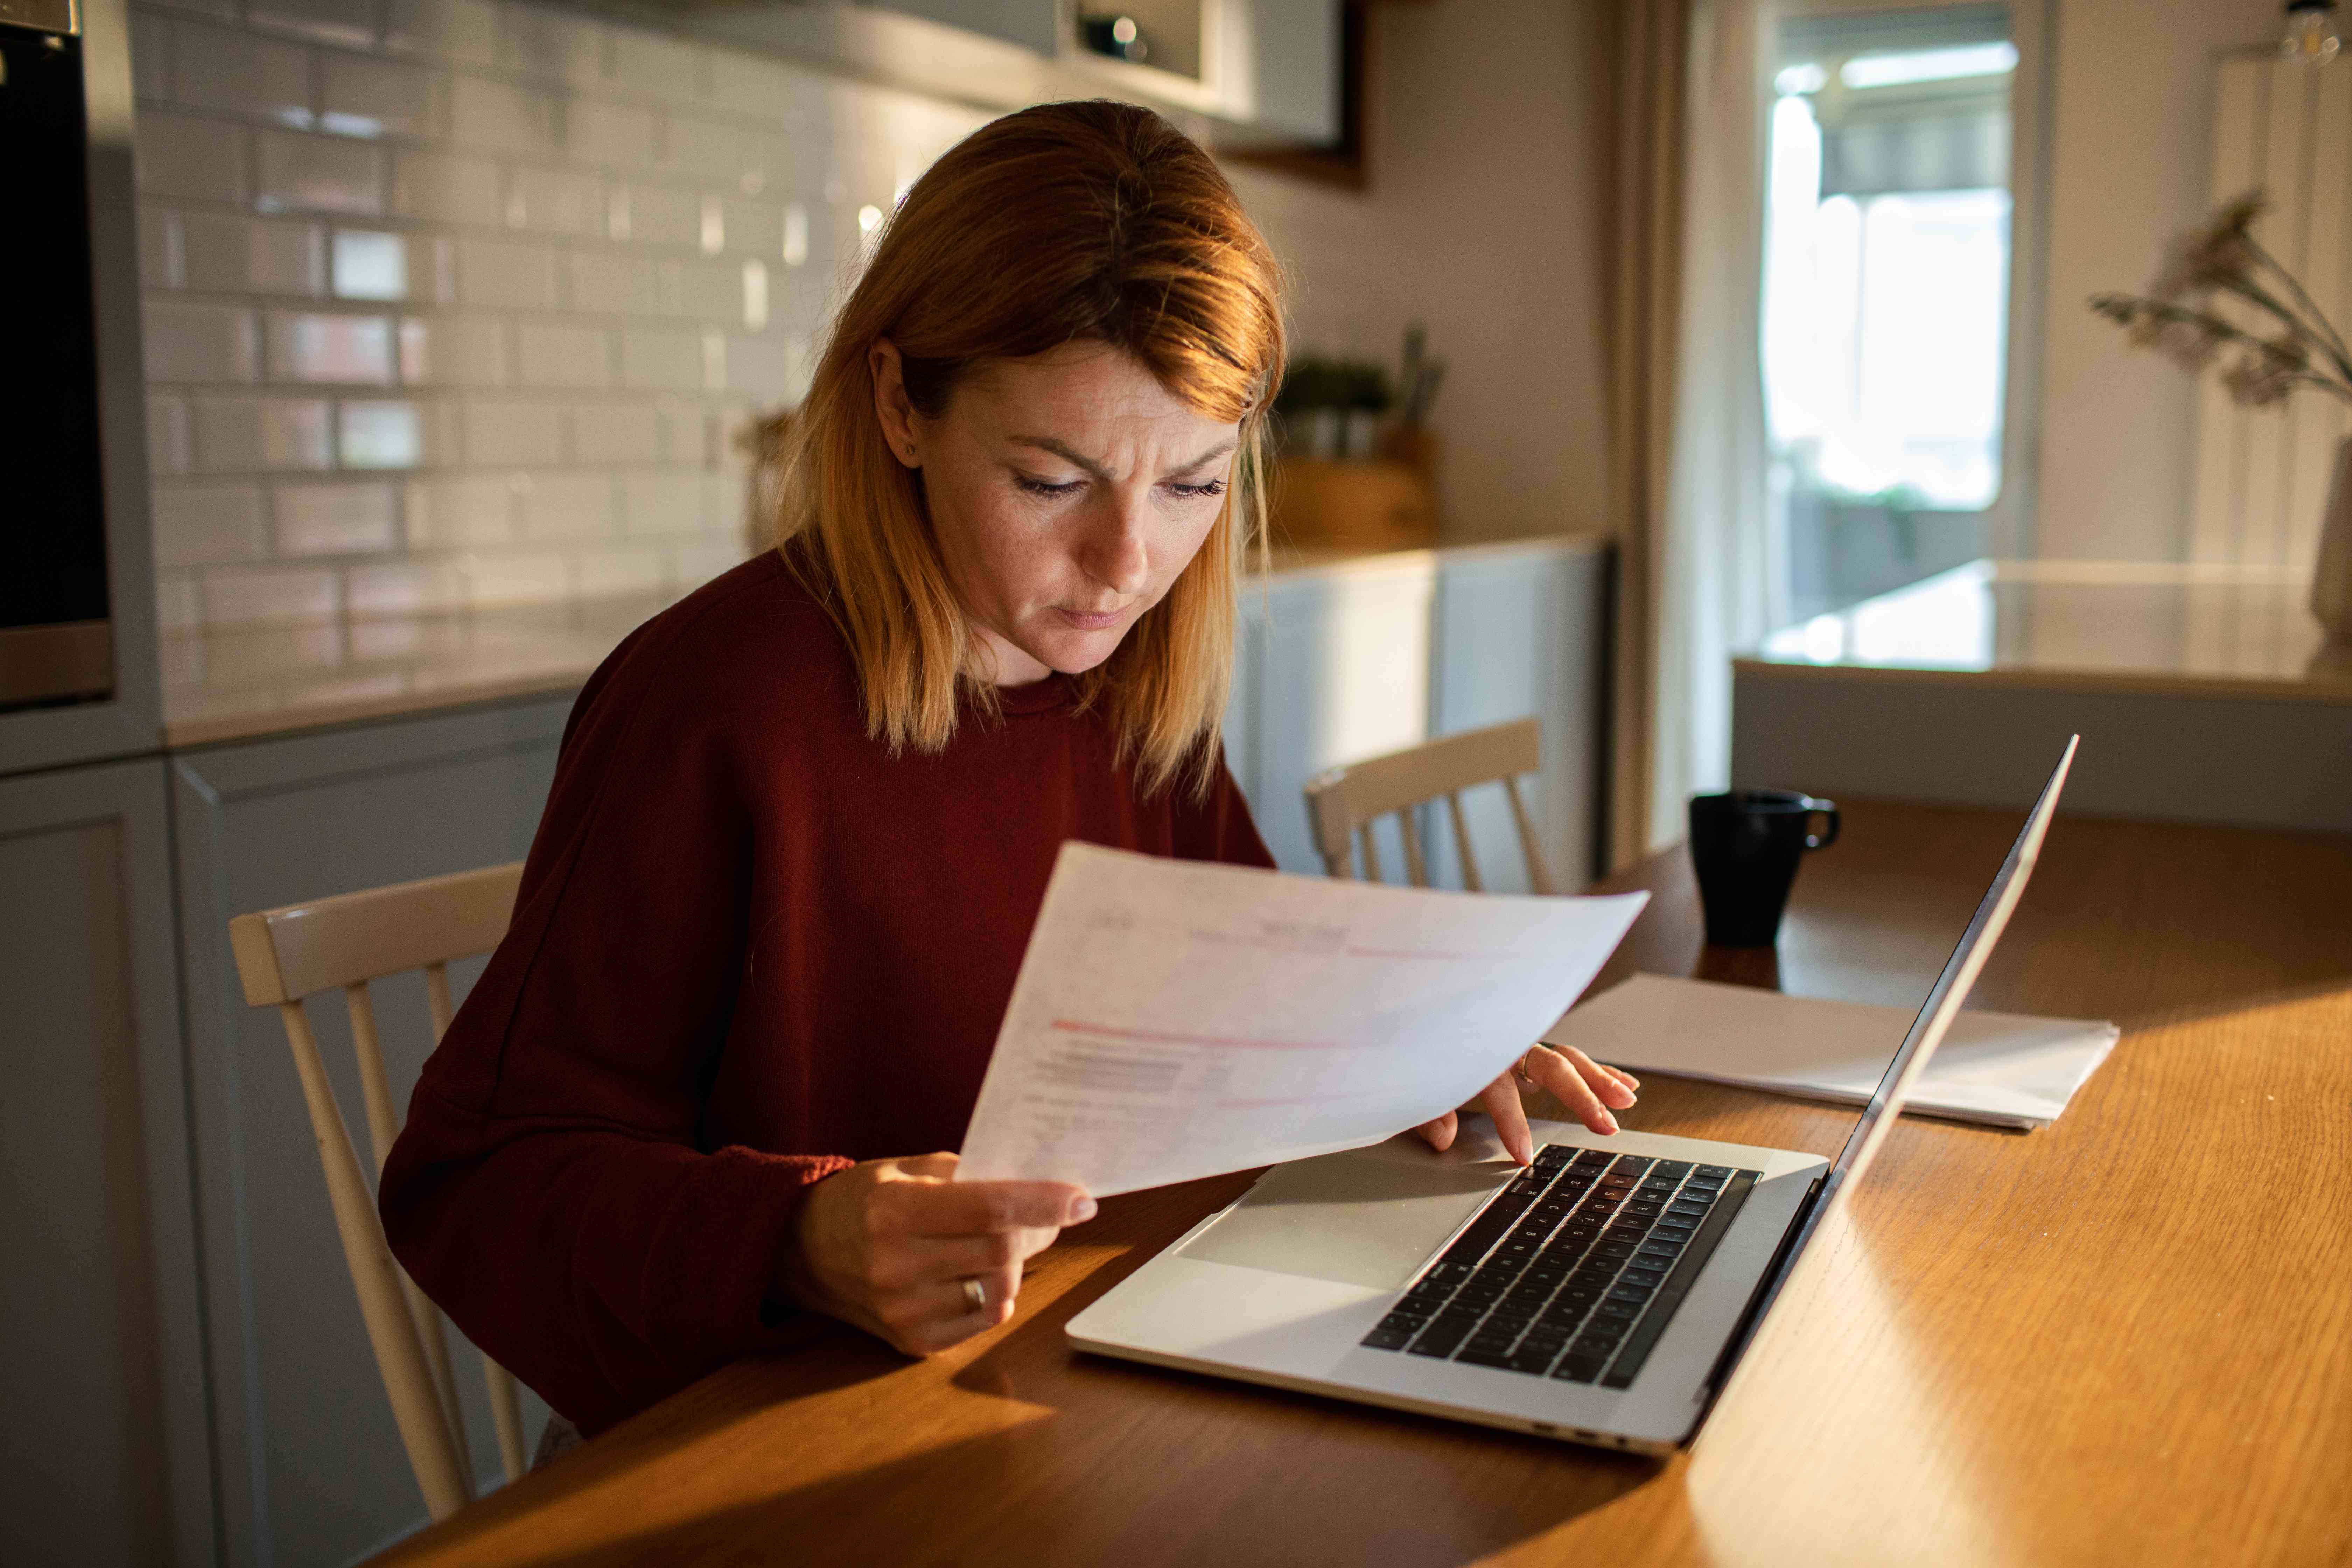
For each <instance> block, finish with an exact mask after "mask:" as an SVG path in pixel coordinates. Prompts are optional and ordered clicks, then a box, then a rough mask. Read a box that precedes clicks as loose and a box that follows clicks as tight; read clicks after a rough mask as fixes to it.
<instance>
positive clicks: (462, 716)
mask: <svg viewBox="0 0 2352 1568" xmlns="http://www.w3.org/2000/svg"><path fill="white" fill-rule="evenodd" d="M571 706H572V704H571V700H570V699H569V698H568V697H566V698H558V699H554V700H539V701H526V702H521V703H517V704H514V705H512V706H506V707H488V708H480V709H475V710H459V711H457V712H452V713H442V714H436V715H430V716H425V717H420V718H415V719H406V720H394V721H384V722H381V723H373V724H364V725H357V726H353V727H351V728H348V729H336V730H325V731H316V732H313V733H309V734H299V735H290V736H285V737H280V738H276V739H269V740H260V741H253V742H237V743H234V744H228V745H220V746H212V747H205V748H201V749H197V750H193V751H186V752H179V753H177V754H176V755H174V756H173V758H172V759H171V764H170V765H171V790H172V799H171V809H172V826H173V840H174V848H175V850H176V853H177V856H178V861H179V914H180V944H181V945H180V952H181V966H182V973H183V974H184V984H185V987H186V990H185V1000H186V1030H187V1046H188V1062H189V1074H188V1080H187V1092H188V1098H189V1103H190V1106H191V1113H192V1116H193V1121H194V1128H193V1142H194V1157H195V1164H196V1169H197V1170H198V1171H199V1172H200V1173H201V1180H200V1181H199V1183H198V1186H197V1203H196V1210H197V1223H198V1225H199V1226H200V1230H201V1235H202V1237H203V1242H204V1246H203V1270H204V1280H205V1300H206V1305H207V1308H208V1310H207V1312H206V1314H205V1328H206V1331H207V1332H208V1334H209V1343H208V1345H207V1352H208V1360H209V1363H210V1365H211V1368H212V1378H213V1399H212V1412H211V1414H212V1422H213V1443H214V1450H215V1455H216V1457H217V1464H218V1466H219V1477H220V1493H219V1495H220V1507H221V1536H222V1547H221V1553H220V1556H221V1559H222V1560H223V1561H225V1562H227V1563H239V1564H257V1565H258V1564H285V1565H292V1564H309V1563H350V1562H353V1561H355V1560H357V1559H359V1558H360V1557H362V1556H364V1555H366V1554H368V1553H370V1552H374V1551H376V1550H378V1549H379V1548H381V1547H382V1546H383V1545H384V1544H385V1543H387V1542H391V1541H394V1540H395V1539H398V1538H399V1537H401V1536H404V1535H406V1534H408V1533H409V1532H410V1531H413V1530H415V1529H416V1528H417V1527H418V1526H419V1525H421V1524H423V1523H424V1522H425V1504H424V1500H423V1499H422V1498H421V1497H420V1496H419V1495H418V1493H417V1489H416V1482H415V1478H414V1476H413V1475H412V1473H411V1472H410V1470H409V1467H408V1461H407V1459H406V1458H405V1456H404V1453H403V1451H402V1448H401V1443H400V1436H399V1432H398V1430H397V1428H395V1427H394V1425H393V1418H392V1405H391V1403H390V1402H389V1401H388V1400H387V1399H386V1398H385V1397H384V1393H383V1382H382V1380H381V1378H380V1377H379V1376H378V1374H377V1372H376V1365H375V1358H374V1356H373V1353H372V1352H370V1350H369V1348H368V1341H367V1332H366V1329H365V1326H364V1325H363V1324H362V1321H361V1318H360V1310H359V1303H358V1301H357V1300H356V1299H355V1298H354V1297H353V1295H352V1286H351V1275H350V1273H349V1271H348V1270H347V1269H346V1268H345V1266H344V1263H343V1256H342V1247H341V1242H340V1240H339V1239H338V1238H337V1235H336V1231H335V1224H334V1217H333V1214H332V1212H331V1209H330V1208H329V1206H328V1203H327V1190H326V1185H325V1183H324V1182H323V1181H321V1179H320V1175H319V1157H318V1153H317V1151H316V1149H315V1148H314V1147H313V1144H312V1140H311V1134H310V1121H309V1119H308V1116H307V1114H306V1113H305V1111H304V1110H303V1107H302V1093H301V1089H300V1086H299V1083H298V1081H297V1080H296V1078H295V1075H294V1064H293V1060H292V1058H290V1057H289V1055H288V1054H287V1047H286V1036H285V1031H284V1029H283V1027H282V1026H280V1024H279V1023H278V1018H277V1017H276V1016H275V1015H274V1014H273V1013H272V1012H271V1011H270V1010H268V1009H267V1008H253V1007H248V1006H247V1005H246V1004H245V998H244V995H243V994H242V992H241V991H240V990H239V987H238V984H237V980H236V964H235V962H234V960H233V959H232V957H231V955H230V953H229V950H228V921H229V917H230V916H232V915H236V914H241V913H243V912H245V911H246V910H259V909H268V908H271V907H273V906H276V905H278V904H286V903H292V902H294V901H295V900H299V899H309V898H317V897H319V896H320V895H322V894H327V893H341V892H348V891H350V890H352V889H355V888H371V887H376V886H379V885H381V884H383V883H385V882H398V881H405V880H407V879H411V878H415V877H426V876H434V875H437V874H439V873H442V872H446V871H457V870H465V869H467V868H472V867H476V866H488V865H495V864H497V863H498V862H499V861H503V860H514V859H519V858H521V856H522V855H523V852H524V851H525V850H526V849H528V848H529V847H530V839H531V834H532V832H533V830H534V829H535V828H536V827H537V826H538V824H539V816H540V812H541V809H542V807H543V806H544V805H545V804H546V800H547V789H548V784H549V783H550V781H551V778H552V777H553V774H554V770H555V753H556V747H557V743H558V741H559V740H560V738H561V736H562V731H563V723H564V720H565V717H566V715H567V714H568V712H569V711H570V709H571ZM480 970H481V961H480V960H478V959H477V960H467V961H465V962H463V963H458V964H453V965H452V966H451V975H450V978H451V980H452V982H453V984H454V985H455V986H456V988H457V990H458V992H459V994H460V995H462V994H463V992H464V990H465V989H466V988H467V987H468V986H470V985H471V984H472V982H473V980H474V977H475V976H476V975H477V974H478V973H480ZM374 989H375V993H376V997H375V1001H376V1007H377V1010H378V1013H379V1015H380V1016H381V1017H382V1020H383V1052H384V1057H385V1064H386V1066H387V1068H389V1070H390V1075H391V1079H392V1089H393V1099H394V1104H395V1105H399V1106H402V1107H405V1106H406V1105H407V1103H408V1096H409V1093H410V1090H411V1089H413V1088H414V1087H415V1080H416V1075H417V1073H418V1071H419V1069H420V1068H422V1067H423V1066H424V1061H425V1054H426V1052H427V1049H428V1047H429V1044H430V1041H431V1038H432V1034H431V1027H430V1025H429V1024H428V1022H427V1015H426V1011H425V989H424V984H423V981H422V980H421V979H420V978H419V977H418V976H416V975H415V974H408V975H401V976H395V977H394V979H392V980H389V981H385V982H382V983H380V984H377V985H376V986H375V988H374ZM310 1022H311V1026H312V1027H313V1028H314V1029H316V1030H317V1031H318V1033H319V1037H320V1046H321V1048H322V1054H323V1055H324V1057H325V1059H326V1063H327V1070H328V1074H329V1076H330V1077H331V1079H334V1081H335V1089H336V1093H337V1095H338V1096H339V1097H340V1098H341V1100H342V1103H343V1104H344V1105H345V1106H346V1107H351V1106H356V1105H358V1104H359V1103H360V1100H361V1096H360V1089H359V1083H358V1077H357V1069H356V1068H354V1067H353V1065H352V1052H351V1047H350V1038H351V1031H350V1025H349V1022H348V1020H347V1018H346V1016H345V1013H344V1009H343V1007H342V1005H341V1001H340V999H339V998H335V997H331V996H330V997H319V998H314V999H313V1000H312V1001H311V1003H310ZM451 1349H452V1351H453V1352H455V1354H456V1355H457V1360H458V1363H459V1375H458V1378H457V1389H458V1395H459V1399H460V1402H461V1403H462V1404H463V1405H464V1407H465V1425H466V1431H467V1446H468V1447H469V1448H470V1449H471V1451H472V1454H473V1458H474V1464H475V1469H476V1472H477V1473H476V1487H477V1489H478V1490H480V1491H484V1492H487V1491H488V1490H489V1489H491V1488H492V1487H494V1486H496V1485H497V1484H498V1483H499V1479H501V1478H500V1477H499V1474H498V1458H497V1455H498V1447H497V1444H496V1441H495V1439H494V1438H493V1436H492V1434H491V1428H490V1420H489V1409H488V1404H487V1402H486V1400H485V1398H484V1396H483V1393H482V1380H481V1376H480V1373H479V1372H478V1365H479V1363H478V1361H477V1359H476V1354H475V1352H474V1351H473V1350H472V1349H471V1348H470V1347H468V1346H467V1345H466V1344H464V1342H463V1337H462V1336H460V1335H456V1334H454V1333H453V1335H452V1345H451ZM523 1413H524V1422H525V1430H526V1433H527V1435H529V1436H536V1433H537V1428H538V1426H539V1425H540V1424H541V1423H542V1422H543V1421H544V1420H545V1418H546V1406H545V1405H542V1404H541V1403H540V1401H539V1400H538V1398H537V1396H536V1395H534V1394H530V1393H529V1391H527V1390H526V1391H525V1394H524V1412H523Z"/></svg>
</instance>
